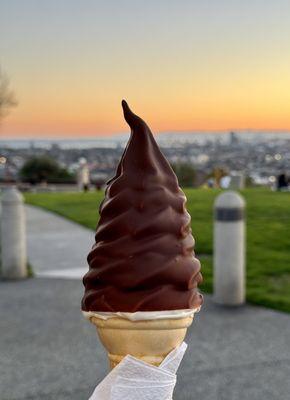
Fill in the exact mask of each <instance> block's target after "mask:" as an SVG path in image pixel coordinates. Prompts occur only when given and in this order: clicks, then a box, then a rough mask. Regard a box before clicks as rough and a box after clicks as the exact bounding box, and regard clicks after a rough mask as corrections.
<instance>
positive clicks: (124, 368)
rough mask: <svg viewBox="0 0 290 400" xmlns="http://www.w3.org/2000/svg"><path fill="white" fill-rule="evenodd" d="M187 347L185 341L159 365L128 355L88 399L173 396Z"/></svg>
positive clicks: (148, 399)
mask: <svg viewBox="0 0 290 400" xmlns="http://www.w3.org/2000/svg"><path fill="white" fill-rule="evenodd" d="M186 348H187V344H186V343H185V342H183V343H182V344H181V345H180V346H179V347H177V348H176V349H174V350H172V352H171V353H169V354H168V355H167V357H166V358H165V359H164V360H163V362H162V363H161V364H160V366H159V367H155V366H153V365H150V364H147V363H146V362H144V361H141V360H138V359H137V358H134V357H132V356H130V355H127V356H126V357H124V358H123V360H122V361H121V362H120V363H119V364H118V365H117V366H116V367H115V368H114V369H113V370H112V371H111V372H110V373H109V374H108V375H107V376H106V377H105V379H104V380H103V381H102V382H101V383H100V384H99V385H98V386H97V387H96V389H95V391H94V393H93V394H92V396H91V397H90V398H89V400H124V399H126V400H136V399H138V400H172V394H173V390H174V387H175V384H176V372H177V369H178V367H179V365H180V362H181V360H182V358H183V356H184V353H185V351H186Z"/></svg>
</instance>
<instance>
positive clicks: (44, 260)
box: [26, 206, 94, 279]
mask: <svg viewBox="0 0 290 400" xmlns="http://www.w3.org/2000/svg"><path fill="white" fill-rule="evenodd" d="M26 219H27V246H28V258H29V262H30V264H31V265H32V268H33V271H34V273H35V275H36V276H48V277H52V278H53V277H55V278H75V279H80V278H81V277H82V276H83V275H84V274H85V272H86V271H87V270H88V266H87V260H86V256H87V254H88V253H89V250H90V248H91V247H92V245H93V243H94V233H93V232H92V231H91V230H89V229H86V228H84V227H82V226H81V225H78V224H75V223H74V222H71V221H69V220H67V219H65V218H62V217H60V216H58V215H56V214H53V213H50V212H47V211H44V210H42V209H41V208H37V207H31V206H26Z"/></svg>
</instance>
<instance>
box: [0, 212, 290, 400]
mask: <svg viewBox="0 0 290 400" xmlns="http://www.w3.org/2000/svg"><path fill="white" fill-rule="evenodd" d="M48 216H49V222H48V220H47V217H48ZM28 221H29V227H28V240H29V242H30V244H29V255H30V260H31V263H32V264H33V266H34V269H35V270H36V271H37V272H38V273H39V274H40V273H47V272H49V271H50V272H51V270H53V269H55V268H54V266H55V265H56V264H57V265H58V266H61V269H59V270H58V272H59V271H60V270H61V271H64V272H63V273H64V275H63V276H65V271H71V270H78V268H83V269H86V266H85V260H84V258H85V255H86V254H87V252H88V248H89V247H90V243H89V242H90V241H92V236H91V235H92V233H91V232H90V231H87V230H85V229H83V228H81V227H79V226H78V225H75V224H72V223H69V222H67V221H65V220H63V219H62V218H58V217H55V216H53V215H51V214H49V213H42V211H41V210H32V209H31V208H29V211H28ZM41 221H42V222H41ZM56 227H57V232H55V228H56ZM65 227H67V228H65ZM77 231H78V232H77ZM86 235H87V237H85V236H86ZM33 238H34V239H33ZM55 238H57V240H55ZM62 241H63V242H62ZM55 243H58V246H59V247H56V249H54V245H55ZM42 251H43V253H42ZM45 260H46V261H45ZM68 260H69V261H68ZM52 265H53V268H52V267H51V266H52ZM52 275H53V274H52ZM53 276H54V279H51V278H38V279H27V280H25V281H18V282H4V281H2V282H0V315H1V318H0V332H1V334H0V400H40V399H42V400H87V399H88V398H89V396H90V395H91V393H92V391H93V388H94V386H95V385H96V384H97V383H98V382H99V381H100V380H101V379H102V378H103V377H104V376H105V374H106V372H107V371H106V364H107V361H106V354H105V351H104V350H103V348H102V346H101V345H100V344H99V342H98V340H97V338H96V334H95V330H94V328H93V327H92V326H90V324H89V323H87V322H86V321H85V320H84V318H83V317H82V315H81V313H80V302H81V297H82V294H83V287H82V283H81V280H80V279H57V278H56V277H55V275H53ZM68 276H69V275H68ZM76 276H77V274H74V277H76ZM187 342H188V344H189V349H188V351H187V353H186V356H185V359H184V361H183V362H182V365H181V368H180V370H179V377H178V384H177V387H176V392H175V395H174V400H194V399H201V400H276V399H283V400H286V399H289V398H290V395H289V393H290V379H289V376H290V315H289V314H284V313H279V312H274V311H271V310H267V309H263V308H258V307H253V306H245V307H241V308H236V309H235V308H223V307H220V306H216V305H215V304H213V302H212V299H211V297H210V296H207V297H206V299H205V305H204V307H203V309H202V311H201V312H200V313H199V314H198V315H197V317H196V319H195V321H194V323H193V325H192V327H191V329H190V331H189V334H188V337H187Z"/></svg>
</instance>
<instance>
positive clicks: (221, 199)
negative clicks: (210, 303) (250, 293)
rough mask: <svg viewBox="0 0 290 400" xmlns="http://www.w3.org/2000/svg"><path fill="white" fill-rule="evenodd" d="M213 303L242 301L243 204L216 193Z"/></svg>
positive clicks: (232, 196) (229, 195) (237, 197)
mask: <svg viewBox="0 0 290 400" xmlns="http://www.w3.org/2000/svg"><path fill="white" fill-rule="evenodd" d="M214 216H215V221H214V301H215V302H216V303H219V304H224V305H229V306H237V305H241V304H243V303H244V302H245V201H244V199H243V198H242V197H241V196H240V195H239V194H238V193H236V192H233V191H228V192H224V193H222V194H220V195H219V196H218V197H217V199H216V201H215V204H214Z"/></svg>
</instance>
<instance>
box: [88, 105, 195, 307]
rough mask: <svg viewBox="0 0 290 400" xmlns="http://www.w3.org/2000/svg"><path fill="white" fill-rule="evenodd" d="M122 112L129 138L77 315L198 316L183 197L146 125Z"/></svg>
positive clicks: (105, 202) (109, 188)
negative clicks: (188, 313)
mask: <svg viewBox="0 0 290 400" xmlns="http://www.w3.org/2000/svg"><path fill="white" fill-rule="evenodd" d="M122 106H123V111H124V117H125V119H126V121H127V123H128V124H129V126H130V128H131V136H130V139H129V142H128V144H127V146H126V149H125V151H124V153H123V156H122V158H121V160H120V163H119V165H118V168H117V172H116V175H115V177H114V178H112V179H111V180H110V181H109V182H108V183H107V188H106V193H105V198H104V200H103V202H102V203H101V205H100V210H99V212H100V220H99V223H98V226H97V231H96V236H95V240H96V242H95V244H94V246H93V248H92V250H91V252H90V253H89V255H88V263H89V266H90V268H89V271H88V273H87V274H86V275H85V276H84V279H83V282H84V285H85V294H84V297H83V300H82V309H83V311H104V312H106V311H109V312H137V311H161V310H181V309H193V308H198V307H199V306H200V305H201V303H202V296H201V295H200V293H199V292H198V290H197V285H198V284H199V283H200V282H201V281H202V277H201V274H200V263H199V261H198V260H197V259H196V258H195V257H194V251H193V248H194V239H193V237H192V235H191V227H190V221H191V218H190V215H189V213H188V212H187V211H186V207H185V204H186V197H185V195H184V193H183V192H182V190H181V189H180V187H179V185H178V181H177V177H176V175H175V174H174V172H173V170H172V168H171V166H170V165H169V163H168V161H167V160H166V159H165V157H164V156H163V154H162V153H161V151H160V149H159V147H158V145H157V143H156V141H155V139H154V137H153V135H152V133H151V131H150V129H149V127H148V126H147V124H146V123H145V122H144V121H143V120H142V119H141V118H140V117H138V116H137V115H135V114H134V113H133V112H132V111H131V110H130V109H129V107H128V105H127V103H126V102H125V101H124V100H123V102H122Z"/></svg>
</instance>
